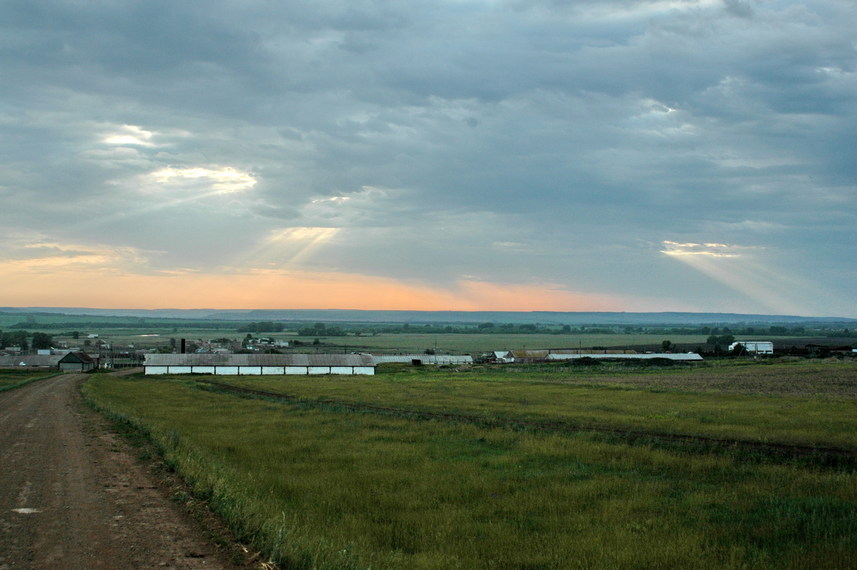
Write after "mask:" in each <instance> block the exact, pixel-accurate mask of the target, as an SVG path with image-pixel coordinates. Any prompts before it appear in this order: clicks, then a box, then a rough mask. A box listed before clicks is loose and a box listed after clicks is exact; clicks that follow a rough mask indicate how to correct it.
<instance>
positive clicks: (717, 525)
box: [84, 363, 857, 568]
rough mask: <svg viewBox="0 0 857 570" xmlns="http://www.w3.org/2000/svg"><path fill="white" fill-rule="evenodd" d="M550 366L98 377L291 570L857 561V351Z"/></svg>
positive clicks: (251, 537) (213, 499) (107, 404)
mask: <svg viewBox="0 0 857 570" xmlns="http://www.w3.org/2000/svg"><path fill="white" fill-rule="evenodd" d="M828 364H829V366H830V367H829V368H827V367H826V366H828ZM545 368H546V367H541V368H540V367H522V368H515V369H501V370H497V369H494V370H489V369H482V368H474V369H472V370H471V371H469V372H467V371H463V370H461V371H456V370H454V369H439V370H434V369H422V370H417V369H410V368H401V367H389V368H387V369H384V368H383V367H382V369H381V370H380V371H379V374H378V375H376V376H375V377H362V378H361V377H347V378H346V377H336V376H329V377H300V378H295V377H288V378H285V377H279V378H248V377H218V378H217V380H220V381H228V382H230V383H233V384H236V385H242V386H251V385H252V386H254V387H257V388H263V389H265V390H267V391H271V392H282V393H288V394H292V395H296V396H300V397H301V400H298V401H295V402H277V401H270V400H260V399H250V398H247V397H241V396H240V395H236V394H230V393H222V392H213V391H211V390H210V389H203V388H205V385H204V384H200V383H198V382H196V380H197V379H200V380H205V379H209V380H212V379H214V378H211V377H195V378H193V379H190V378H187V377H175V378H163V377H158V378H152V377H142V376H138V377H131V378H126V379H119V378H116V377H111V376H108V375H103V374H100V375H96V376H94V377H93V378H91V379H90V380H89V381H88V382H87V384H86V385H85V388H84V391H85V394H86V397H87V398H88V399H89V400H90V401H91V402H92V403H93V404H94V405H96V406H98V407H100V408H102V409H104V410H106V411H108V412H109V413H110V414H111V415H112V416H113V417H114V418H118V419H121V420H123V421H126V422H130V423H131V424H133V425H135V426H137V427H138V428H139V429H141V430H143V431H144V432H145V433H148V434H149V435H150V437H151V438H152V439H153V440H154V441H155V442H156V443H157V445H158V446H159V447H160V448H161V450H162V451H163V454H164V456H165V458H166V460H167V461H168V462H169V463H170V464H172V465H173V466H174V467H175V468H176V469H177V470H178V471H179V472H180V473H181V474H182V475H183V476H184V477H185V478H186V479H187V480H188V481H189V482H190V483H191V484H192V485H193V486H194V489H195V492H196V494H197V495H198V496H199V497H201V498H205V499H208V500H209V501H210V504H211V506H212V507H213V508H214V509H215V510H216V511H217V512H219V513H220V514H221V515H222V516H223V517H224V518H225V520H227V521H228V523H229V524H230V525H231V527H232V528H233V529H234V530H235V531H236V532H237V533H238V535H239V536H240V537H241V538H242V540H245V541H247V542H249V543H251V544H253V546H254V547H255V548H258V549H261V550H262V551H263V552H265V553H267V556H269V557H270V558H271V559H272V560H273V561H275V562H277V563H278V564H280V565H281V566H282V567H287V568H292V567H294V568H575V567H579V568H616V567H635V568H653V567H663V568H666V567H670V568H673V567H681V568H711V567H719V568H749V567H753V568H809V567H824V568H845V567H851V565H852V564H853V553H854V552H855V551H857V533H855V532H854V529H855V528H857V474H855V468H854V465H855V462H854V454H855V452H857V446H855V444H857V442H855V436H854V435H853V434H854V433H857V419H855V418H857V414H855V413H854V412H855V402H857V399H855V398H854V396H853V390H854V386H855V384H857V368H855V366H854V365H853V364H838V363H810V364H808V365H805V366H802V365H800V364H788V363H786V364H775V365H758V366H755V367H753V366H746V365H745V366H735V367H717V368H715V367H712V368H702V369H681V370H670V371H652V370H648V371H638V370H630V371H629V370H609V369H608V370H605V369H603V368H601V367H598V368H597V369H592V370H581V369H578V368H574V369H572V368H570V367H566V368H559V367H554V368H553V369H552V370H546V369H545ZM753 371H757V372H758V374H753ZM783 378H787V379H789V381H788V384H793V383H796V382H801V383H803V384H809V385H815V390H816V391H817V393H818V395H811V394H806V393H803V392H800V393H790V392H789V391H788V390H784V389H783V387H782V384H783V381H778V380H777V379H780V380H782V379H783ZM830 378H833V379H835V380H833V381H830V380H829V379H830ZM819 379H821V380H819ZM824 379H828V380H824ZM766 384H770V385H771V386H772V387H773V388H772V390H771V391H770V394H766V393H764V385H766ZM320 400H328V401H326V402H323V401H320ZM329 400H334V401H333V402H330V401H329ZM348 403H352V404H353V403H361V404H371V405H377V406H384V407H390V408H393V411H389V410H388V411H385V412H383V413H381V412H378V411H372V410H371V409H368V408H361V407H359V406H357V407H348V406H346V405H343V404H348ZM408 410H418V411H419V410H422V411H443V412H449V413H459V414H470V415H475V416H478V417H481V418H487V419H495V420H496V419H503V418H505V419H524V420H526V419H535V420H544V421H560V420H562V421H568V420H575V421H580V422H583V423H587V422H591V423H592V424H593V425H595V424H597V425H598V426H612V427H632V428H634V429H639V430H643V431H650V432H658V433H663V434H705V435H708V436H711V437H715V438H720V437H722V438H739V439H742V440H748V441H754V442H756V443H759V444H761V447H760V448H759V450H758V451H757V452H754V453H751V454H749V455H748V454H747V453H733V452H732V451H730V448H728V447H727V448H725V449H721V450H719V451H718V452H716V453H709V452H707V451H706V450H704V449H702V448H700V447H699V446H695V445H692V444H685V443H682V442H677V443H673V444H672V445H670V446H659V445H657V444H656V443H652V442H645V441H642V442H641V441H635V442H633V441H630V440H626V438H622V437H616V436H614V435H611V436H607V435H604V434H602V433H598V432H591V431H585V430H584V431H573V430H571V431H569V430H551V429H528V428H527V427H525V426H524V427H522V426H521V425H511V424H510V425H504V424H502V423H499V424H496V425H491V424H490V422H486V423H484V424H481V423H479V422H473V421H460V419H456V418H455V417H446V418H439V417H435V418H433V419H427V418H426V417H415V416H411V415H408V413H407V412H408ZM770 442H781V443H787V444H789V443H795V444H807V443H811V444H814V445H820V446H832V447H838V448H841V449H843V450H845V453H846V454H848V453H850V457H851V460H850V461H847V462H845V463H842V462H838V463H836V462H834V463H824V462H820V463H819V462H816V463H809V464H807V463H806V462H802V461H798V460H789V459H784V458H782V457H777V456H775V455H776V454H773V455H772V454H770V453H768V451H767V450H766V448H765V444H766V443H770ZM836 465H838V466H836Z"/></svg>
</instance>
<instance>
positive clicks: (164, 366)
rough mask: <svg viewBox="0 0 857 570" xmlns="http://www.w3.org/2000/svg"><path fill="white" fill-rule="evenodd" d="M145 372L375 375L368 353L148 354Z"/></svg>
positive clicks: (233, 374) (221, 374) (220, 374)
mask: <svg viewBox="0 0 857 570" xmlns="http://www.w3.org/2000/svg"><path fill="white" fill-rule="evenodd" d="M143 370H144V373H145V374H215V375H218V376H245V375H290V374H299V375H307V374H310V375H313V374H346V375H357V374H360V375H370V376H371V375H374V374H375V364H374V363H373V362H372V357H371V356H370V355H368V354H147V355H146V359H145V361H144V363H143Z"/></svg>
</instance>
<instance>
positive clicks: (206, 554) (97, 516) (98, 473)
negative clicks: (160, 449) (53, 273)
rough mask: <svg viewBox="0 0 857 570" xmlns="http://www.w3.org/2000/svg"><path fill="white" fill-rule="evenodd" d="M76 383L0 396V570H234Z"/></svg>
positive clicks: (70, 377)
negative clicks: (87, 403) (86, 403)
mask: <svg viewBox="0 0 857 570" xmlns="http://www.w3.org/2000/svg"><path fill="white" fill-rule="evenodd" d="M84 379H85V376H84V375H81V374H64V375H61V376H57V377H55V378H52V379H48V380H41V381H38V382H34V383H32V384H29V385H27V386H25V387H23V388H19V389H17V390H12V391H9V392H3V393H0V570H7V569H13V568H15V569H17V568H39V569H42V568H75V569H87V568H92V569H101V568H111V569H114V568H235V566H233V565H232V564H231V563H230V562H229V561H228V560H227V558H226V556H225V554H224V553H223V552H221V551H220V550H219V549H217V548H216V547H215V546H213V545H212V544H210V543H209V542H208V540H207V539H206V537H205V533H203V532H202V530H201V529H200V528H199V525H197V524H196V523H195V521H193V520H191V519H190V517H188V515H187V514H186V513H185V512H184V511H183V510H182V509H181V508H180V507H179V506H178V505H176V504H175V503H173V502H172V501H170V500H169V499H168V498H167V497H165V495H164V492H163V491H162V490H161V489H160V488H159V487H158V486H157V484H156V481H155V480H154V478H153V477H152V476H151V474H150V473H149V472H148V471H147V469H146V468H145V467H143V466H141V465H140V464H139V463H138V462H136V461H135V460H134V457H133V455H132V454H131V453H130V452H129V449H128V447H127V445H126V444H125V442H124V441H120V440H119V439H118V437H117V436H116V435H115V434H113V433H111V432H110V431H109V430H108V429H106V423H105V421H104V420H103V418H101V417H100V416H99V415H98V414H96V413H95V412H93V411H91V410H89V409H88V408H86V407H85V406H84V405H83V404H82V402H81V398H80V395H79V391H78V389H77V388H78V386H79V385H80V383H81V382H83V381H84Z"/></svg>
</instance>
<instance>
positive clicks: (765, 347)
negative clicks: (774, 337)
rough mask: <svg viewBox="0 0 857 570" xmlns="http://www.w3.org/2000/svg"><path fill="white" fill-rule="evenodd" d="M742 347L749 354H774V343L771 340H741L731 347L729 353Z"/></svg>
mask: <svg viewBox="0 0 857 570" xmlns="http://www.w3.org/2000/svg"><path fill="white" fill-rule="evenodd" d="M738 345H741V346H743V347H744V350H745V351H747V353H749V354H773V353H774V343H773V342H771V341H769V340H740V341H737V342H733V343H732V344H730V345H729V352H732V351H733V350H735V348H736V347H737V346H738Z"/></svg>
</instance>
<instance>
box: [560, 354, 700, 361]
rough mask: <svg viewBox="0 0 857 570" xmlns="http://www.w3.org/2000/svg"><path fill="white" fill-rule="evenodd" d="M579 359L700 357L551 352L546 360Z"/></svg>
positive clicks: (694, 356)
mask: <svg viewBox="0 0 857 570" xmlns="http://www.w3.org/2000/svg"><path fill="white" fill-rule="evenodd" d="M580 358H594V359H601V360H652V359H654V358H663V359H667V360H682V361H699V360H702V357H701V356H700V355H698V354H696V353H695V352H687V353H683V352H679V353H652V354H603V353H597V352H594V353H590V354H585V353H584V354H577V353H575V354H568V353H562V352H552V353H550V354H548V356H547V359H548V360H577V359H580Z"/></svg>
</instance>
